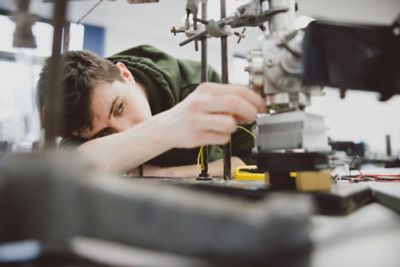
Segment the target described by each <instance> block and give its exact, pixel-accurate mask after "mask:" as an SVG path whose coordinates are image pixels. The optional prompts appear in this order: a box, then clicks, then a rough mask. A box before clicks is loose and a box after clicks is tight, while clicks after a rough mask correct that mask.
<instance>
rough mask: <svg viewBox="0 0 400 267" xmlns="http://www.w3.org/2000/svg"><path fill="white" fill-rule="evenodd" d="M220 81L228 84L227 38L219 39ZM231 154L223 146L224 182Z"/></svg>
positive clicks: (223, 6) (223, 10) (223, 13)
mask: <svg viewBox="0 0 400 267" xmlns="http://www.w3.org/2000/svg"><path fill="white" fill-rule="evenodd" d="M225 17H226V0H221V19H224V18H225ZM221 72H222V75H221V79H222V83H225V84H228V83H229V77H228V37H227V36H222V37H221ZM231 154H232V148H231V143H230V142H229V143H227V144H226V145H224V180H231V179H232V177H231V176H232V170H231V169H232V167H231Z"/></svg>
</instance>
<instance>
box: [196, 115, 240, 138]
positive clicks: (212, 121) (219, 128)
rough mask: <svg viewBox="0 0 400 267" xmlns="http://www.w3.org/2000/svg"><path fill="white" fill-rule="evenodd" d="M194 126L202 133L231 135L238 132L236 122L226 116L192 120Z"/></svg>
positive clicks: (210, 116)
mask: <svg viewBox="0 0 400 267" xmlns="http://www.w3.org/2000/svg"><path fill="white" fill-rule="evenodd" d="M191 123H192V125H193V126H194V127H197V128H199V129H200V130H201V131H212V132H216V133H221V134H228V135H229V134H231V133H233V132H235V131H236V126H237V123H236V120H235V119H234V118H233V117H232V116H230V115H225V114H208V115H203V116H197V117H196V118H193V119H192V122H191Z"/></svg>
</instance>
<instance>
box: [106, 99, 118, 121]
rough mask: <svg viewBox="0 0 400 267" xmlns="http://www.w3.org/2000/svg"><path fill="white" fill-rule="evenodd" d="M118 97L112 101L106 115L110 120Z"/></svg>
mask: <svg viewBox="0 0 400 267" xmlns="http://www.w3.org/2000/svg"><path fill="white" fill-rule="evenodd" d="M117 100H118V97H115V98H114V100H113V101H112V103H111V107H110V111H109V113H108V118H109V119H110V118H111V115H112V112H113V110H114V107H115V104H116V103H117Z"/></svg>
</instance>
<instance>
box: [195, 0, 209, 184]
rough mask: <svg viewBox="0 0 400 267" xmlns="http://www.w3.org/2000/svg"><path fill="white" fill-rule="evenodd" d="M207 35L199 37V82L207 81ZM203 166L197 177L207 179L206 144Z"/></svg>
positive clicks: (204, 5) (203, 6)
mask: <svg viewBox="0 0 400 267" xmlns="http://www.w3.org/2000/svg"><path fill="white" fill-rule="evenodd" d="M201 19H202V20H204V21H207V0H203V1H202V3H201ZM207 55H208V53H207V35H205V36H203V38H202V39H201V82H207V81H208V61H207ZM202 154H203V155H202V156H203V168H202V169H201V173H200V175H199V177H198V179H209V174H208V146H204V147H203V151H202Z"/></svg>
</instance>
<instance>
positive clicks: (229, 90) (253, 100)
mask: <svg viewBox="0 0 400 267" xmlns="http://www.w3.org/2000/svg"><path fill="white" fill-rule="evenodd" d="M199 90H200V91H205V92H207V93H209V94H211V95H214V96H221V95H236V96H238V97H240V98H242V99H244V100H246V101H247V102H249V103H250V104H252V105H253V106H255V107H256V109H257V112H264V111H265V103H264V100H263V99H262V98H261V97H260V96H259V95H258V94H257V93H255V92H253V91H252V90H250V89H248V88H246V87H243V86H238V85H230V84H218V83H203V84H201V85H200V86H199Z"/></svg>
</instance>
